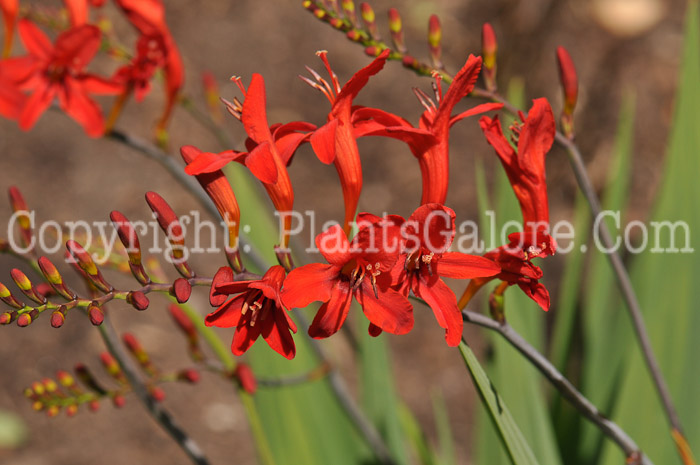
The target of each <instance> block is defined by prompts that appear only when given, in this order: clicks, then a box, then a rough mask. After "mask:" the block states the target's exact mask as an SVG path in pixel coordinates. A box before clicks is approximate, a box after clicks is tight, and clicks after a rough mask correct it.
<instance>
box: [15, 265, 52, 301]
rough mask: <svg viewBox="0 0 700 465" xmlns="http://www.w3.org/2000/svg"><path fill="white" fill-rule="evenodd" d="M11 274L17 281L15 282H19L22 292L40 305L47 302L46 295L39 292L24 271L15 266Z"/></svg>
mask: <svg viewBox="0 0 700 465" xmlns="http://www.w3.org/2000/svg"><path fill="white" fill-rule="evenodd" d="M10 276H12V280H13V281H14V282H15V284H17V287H19V290H20V291H22V294H24V295H26V296H27V297H28V298H30V299H31V300H33V301H34V302H36V303H38V304H39V305H42V304H45V303H46V297H44V296H43V295H40V294H39V293H38V292H37V290H36V288H35V287H34V286H33V285H32V282H31V281H30V280H29V278H27V275H26V274H24V273H23V272H22V271H20V270H18V269H17V268H13V269H12V270H11V271H10Z"/></svg>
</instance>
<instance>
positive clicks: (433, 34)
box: [428, 15, 443, 69]
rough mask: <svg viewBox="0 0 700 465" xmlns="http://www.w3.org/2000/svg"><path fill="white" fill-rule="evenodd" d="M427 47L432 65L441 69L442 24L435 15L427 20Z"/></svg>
mask: <svg viewBox="0 0 700 465" xmlns="http://www.w3.org/2000/svg"><path fill="white" fill-rule="evenodd" d="M428 48H429V49H430V58H431V60H432V62H433V66H434V67H435V68H437V69H442V68H443V64H442V26H440V18H438V17H437V15H431V16H430V19H429V20H428Z"/></svg>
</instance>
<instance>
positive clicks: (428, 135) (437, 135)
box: [354, 55, 503, 205]
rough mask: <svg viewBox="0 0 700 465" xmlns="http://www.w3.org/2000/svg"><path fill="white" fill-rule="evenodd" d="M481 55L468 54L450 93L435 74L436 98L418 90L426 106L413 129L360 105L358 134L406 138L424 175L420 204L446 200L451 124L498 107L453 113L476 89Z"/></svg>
mask: <svg viewBox="0 0 700 465" xmlns="http://www.w3.org/2000/svg"><path fill="white" fill-rule="evenodd" d="M480 69H481V58H480V57H474V56H472V55H470V56H469V58H468V59H467V62H466V63H465V64H464V66H463V67H462V69H460V70H459V72H458V73H457V75H456V76H455V77H454V80H453V81H452V83H451V84H450V87H449V88H448V90H447V93H446V94H445V95H444V96H443V95H442V90H441V89H442V88H441V79H440V77H439V75H436V85H435V89H436V93H435V98H436V100H437V102H434V101H433V100H431V99H430V97H428V96H427V95H426V94H424V93H423V92H421V91H416V95H417V96H418V98H419V100H420V101H421V103H422V104H423V106H424V107H425V111H424V112H423V115H422V116H421V118H420V123H419V128H417V129H414V128H413V127H412V126H411V124H410V123H408V122H407V121H406V120H404V119H403V118H399V117H396V116H394V115H391V114H389V113H387V112H384V111H381V110H376V109H372V108H362V109H358V111H356V113H355V115H354V116H355V120H354V125H355V127H356V136H358V137H359V136H365V135H377V136H387V137H393V138H396V139H400V140H402V141H404V142H406V143H407V144H408V146H409V148H410V149H411V152H412V153H413V155H414V156H415V157H416V158H417V159H418V163H419V164H420V169H421V175H422V179H423V195H422V198H421V204H423V205H424V204H428V203H438V204H444V203H445V200H446V198H447V188H448V184H449V174H450V173H449V169H450V151H449V146H450V128H451V127H452V125H453V124H455V123H456V122H457V121H460V120H462V119H464V118H467V117H469V116H474V115H478V114H481V113H484V112H487V111H491V110H498V109H499V108H501V107H502V106H503V105H502V104H500V103H484V104H482V105H477V106H476V107H474V108H471V109H469V110H466V111H464V112H462V113H459V114H456V115H453V114H452V110H453V109H454V107H455V105H456V104H457V103H458V102H459V101H460V100H462V99H463V98H464V97H466V96H467V95H468V94H469V93H470V92H471V91H472V90H473V89H474V84H475V82H476V79H477V77H478V76H479V70H480Z"/></svg>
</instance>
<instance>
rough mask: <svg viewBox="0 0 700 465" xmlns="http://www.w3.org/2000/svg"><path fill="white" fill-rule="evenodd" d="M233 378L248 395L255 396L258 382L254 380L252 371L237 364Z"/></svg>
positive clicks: (242, 364)
mask: <svg viewBox="0 0 700 465" xmlns="http://www.w3.org/2000/svg"><path fill="white" fill-rule="evenodd" d="M233 376H234V377H235V378H236V380H238V384H239V385H240V386H241V389H243V390H244V391H245V392H247V393H248V394H255V391H256V390H257V388H258V382H257V381H256V380H255V374H253V370H252V369H251V368H250V366H248V365H247V364H245V363H239V364H238V365H236V368H235V369H234V371H233Z"/></svg>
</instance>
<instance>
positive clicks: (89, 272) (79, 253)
mask: <svg viewBox="0 0 700 465" xmlns="http://www.w3.org/2000/svg"><path fill="white" fill-rule="evenodd" d="M66 248H67V249H68V252H69V253H70V256H71V257H72V259H73V261H74V263H76V264H77V265H78V267H79V268H80V269H81V270H82V271H83V273H84V275H85V277H86V278H87V279H88V280H89V281H90V282H91V283H92V284H93V285H94V286H95V287H96V288H97V289H99V290H100V291H102V292H104V293H105V294H108V293H110V292H112V291H113V290H114V288H113V287H112V286H111V285H110V284H108V283H107V281H105V279H104V278H103V277H102V273H100V270H99V269H98V268H97V265H95V262H94V261H93V260H92V257H91V256H90V254H89V253H88V252H87V251H86V250H85V249H84V248H83V246H81V245H80V244H78V243H77V242H75V241H74V240H72V239H71V240H69V241H68V242H66Z"/></svg>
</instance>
